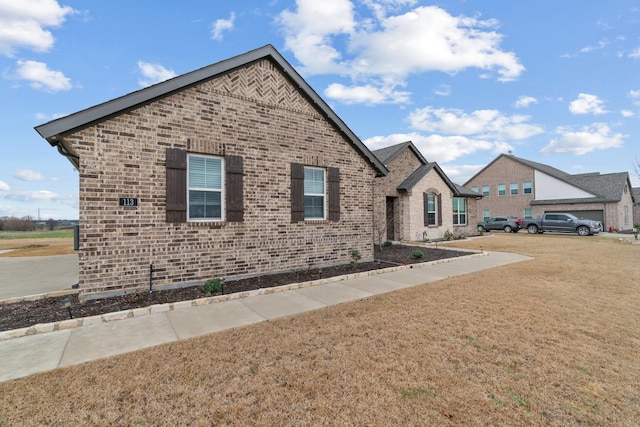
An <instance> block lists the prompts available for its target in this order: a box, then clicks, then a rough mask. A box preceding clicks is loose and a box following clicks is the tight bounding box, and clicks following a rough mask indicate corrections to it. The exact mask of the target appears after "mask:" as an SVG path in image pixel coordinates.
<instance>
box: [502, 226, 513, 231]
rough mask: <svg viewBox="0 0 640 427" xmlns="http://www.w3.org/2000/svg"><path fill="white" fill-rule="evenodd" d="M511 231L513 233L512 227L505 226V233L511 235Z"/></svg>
mask: <svg viewBox="0 0 640 427" xmlns="http://www.w3.org/2000/svg"><path fill="white" fill-rule="evenodd" d="M511 231H512V228H511V226H510V225H505V226H504V232H505V233H511Z"/></svg>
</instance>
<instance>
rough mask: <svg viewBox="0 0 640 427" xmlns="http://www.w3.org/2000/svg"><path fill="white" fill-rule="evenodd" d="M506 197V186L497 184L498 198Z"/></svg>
mask: <svg viewBox="0 0 640 427" xmlns="http://www.w3.org/2000/svg"><path fill="white" fill-rule="evenodd" d="M506 195H507V184H498V196H506Z"/></svg>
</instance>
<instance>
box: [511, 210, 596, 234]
mask: <svg viewBox="0 0 640 427" xmlns="http://www.w3.org/2000/svg"><path fill="white" fill-rule="evenodd" d="M522 228H525V229H526V230H527V231H528V232H529V233H531V234H536V233H544V232H546V231H550V232H556V233H578V234H579V235H581V236H589V235H591V234H596V233H599V232H601V231H602V229H603V227H602V223H601V222H600V221H594V220H592V219H583V218H578V217H577V216H575V215H572V214H570V213H547V214H544V215H543V216H542V218H529V219H525V220H524V223H523V224H522Z"/></svg>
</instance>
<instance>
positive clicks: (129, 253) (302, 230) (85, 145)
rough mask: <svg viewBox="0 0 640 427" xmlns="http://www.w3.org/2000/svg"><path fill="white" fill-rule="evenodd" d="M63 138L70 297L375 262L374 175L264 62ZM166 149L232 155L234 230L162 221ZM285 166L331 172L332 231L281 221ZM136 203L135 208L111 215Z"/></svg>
mask: <svg viewBox="0 0 640 427" xmlns="http://www.w3.org/2000/svg"><path fill="white" fill-rule="evenodd" d="M66 140H67V141H68V142H69V143H70V144H71V146H72V147H73V149H74V150H75V152H76V153H77V154H78V155H79V156H80V169H79V172H80V277H79V279H80V289H81V291H82V293H83V294H84V295H85V296H94V295H96V294H104V293H119V292H123V291H126V290H132V289H139V288H144V287H147V286H148V283H149V265H150V264H151V263H152V264H153V266H154V268H155V269H157V271H156V272H155V273H154V279H153V284H154V286H155V287H162V286H169V285H187V284H195V283H201V282H202V281H204V280H207V279H209V278H212V277H227V278H229V277H242V276H249V275H255V274H260V273H265V272H276V271H286V270H291V269H297V268H307V267H311V266H320V265H330V264H337V263H345V262H348V261H349V257H348V251H349V250H350V249H354V248H355V249H358V250H360V251H361V253H362V255H363V260H367V259H372V258H373V248H372V244H371V243H372V221H373V206H372V191H373V189H372V183H373V177H374V175H375V171H374V170H373V168H372V167H371V166H370V165H369V164H368V162H367V161H366V160H365V159H363V157H362V156H360V155H359V154H358V153H356V151H355V149H354V148H353V147H352V146H351V145H350V143H349V142H348V141H347V140H346V139H345V138H344V137H343V136H342V134H341V133H339V132H338V131H337V130H336V129H335V128H334V127H332V125H331V124H330V123H329V122H327V121H326V119H325V118H324V117H323V116H322V115H321V114H320V113H319V112H318V110H316V109H315V108H314V107H313V106H311V105H310V104H309V103H308V102H307V100H306V99H305V98H304V97H302V96H301V94H300V93H299V92H298V90H297V89H296V88H295V87H293V86H292V85H291V84H290V82H289V81H288V80H287V79H286V78H285V77H284V76H283V75H282V74H281V73H280V72H279V71H278V70H277V68H276V67H275V66H274V65H273V64H272V63H271V62H269V61H267V60H263V61H260V62H257V63H254V64H251V65H248V66H246V67H243V68H241V69H238V70H235V71H233V72H230V73H228V74H225V75H222V76H219V77H217V78H215V79H213V80H210V81H207V82H203V83H201V84H198V85H195V86H193V87H190V88H186V89H184V90H183V91H181V92H178V93H175V94H173V95H171V96H168V97H165V98H162V99H159V100H156V101H154V102H151V103H149V104H147V105H144V106H141V107H139V108H135V109H132V110H131V111H128V112H126V113H123V114H121V115H119V116H116V117H113V118H110V119H108V120H106V121H103V122H101V123H98V124H95V125H92V126H90V127H87V128H85V129H83V130H81V131H79V132H77V133H75V134H72V135H68V136H67V137H66ZM167 147H171V148H180V149H186V150H188V151H190V152H197V153H205V154H212V155H221V156H222V155H235V156H241V157H242V158H243V164H244V177H243V182H244V183H243V189H244V221H243V222H234V223H230V222H229V223H224V222H222V223H220V222H196V223H194V222H189V223H167V222H166V219H165V206H166V199H165V151H166V148H167ZM291 162H296V163H303V164H305V165H313V166H321V167H337V168H339V169H340V204H341V217H340V221H338V222H329V221H319V222H309V221H307V222H301V223H292V222H291V191H290V185H291V176H290V164H291ZM118 197H137V198H139V207H138V208H137V209H136V208H122V207H118Z"/></svg>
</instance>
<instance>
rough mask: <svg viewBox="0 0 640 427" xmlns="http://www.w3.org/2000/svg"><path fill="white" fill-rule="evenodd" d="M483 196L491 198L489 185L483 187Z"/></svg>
mask: <svg viewBox="0 0 640 427" xmlns="http://www.w3.org/2000/svg"><path fill="white" fill-rule="evenodd" d="M482 195H483V196H484V197H488V196H489V186H488V185H483V186H482Z"/></svg>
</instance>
